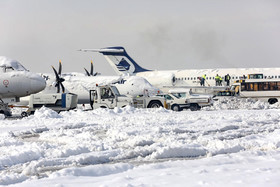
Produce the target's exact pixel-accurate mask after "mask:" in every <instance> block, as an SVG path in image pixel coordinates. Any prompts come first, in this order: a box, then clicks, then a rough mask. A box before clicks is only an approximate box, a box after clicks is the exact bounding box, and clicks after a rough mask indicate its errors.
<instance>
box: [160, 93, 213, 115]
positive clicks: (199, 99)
mask: <svg viewBox="0 0 280 187" xmlns="http://www.w3.org/2000/svg"><path fill="white" fill-rule="evenodd" d="M169 92H170V93H168V94H158V95H157V96H160V97H164V98H165V99H166V102H167V105H168V108H169V109H171V110H174V111H182V110H183V109H190V110H191V111H196V110H200V109H201V107H204V106H210V105H213V100H212V97H211V96H209V95H198V94H188V93H187V92H178V91H172V90H170V91H169Z"/></svg>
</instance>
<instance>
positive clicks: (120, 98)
mask: <svg viewBox="0 0 280 187" xmlns="http://www.w3.org/2000/svg"><path fill="white" fill-rule="evenodd" d="M89 97H90V105H91V108H92V109H96V108H110V109H113V108H115V107H119V108H122V107H125V106H128V105H129V106H133V107H135V108H159V107H164V106H165V105H166V104H165V99H164V98H160V97H147V96H141V97H132V96H125V95H120V93H119V91H118V89H117V88H116V87H115V86H113V85H104V86H96V87H95V89H93V90H90V92H89Z"/></svg>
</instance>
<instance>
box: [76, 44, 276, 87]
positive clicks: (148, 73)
mask: <svg viewBox="0 0 280 187" xmlns="http://www.w3.org/2000/svg"><path fill="white" fill-rule="evenodd" d="M79 51H84V52H99V53H101V54H103V55H104V57H105V59H106V60H107V61H108V62H109V64H110V65H111V66H112V67H113V69H114V71H115V72H116V73H117V74H118V75H136V76H139V77H143V78H145V79H147V81H148V82H150V83H151V84H152V85H153V86H155V87H157V88H159V89H162V90H163V89H164V88H167V89H170V88H174V87H175V88H177V87H182V88H193V87H201V85H200V78H201V77H202V76H203V75H206V76H205V82H206V84H205V85H206V86H205V87H212V88H213V87H216V88H217V87H219V86H216V81H215V77H216V75H219V76H221V77H222V78H223V82H222V83H223V89H224V88H225V87H226V86H227V85H226V83H225V81H224V77H225V75H227V74H229V75H230V77H231V79H230V81H229V84H230V85H231V84H232V83H234V82H235V81H236V80H239V79H243V78H247V75H248V74H260V73H261V74H263V77H264V78H270V79H273V78H280V68H216V69H185V70H162V71H157V70H149V69H145V68H142V67H141V66H140V65H138V64H137V63H136V62H135V61H134V60H133V59H132V58H131V57H130V56H129V55H128V54H127V52H126V50H125V49H124V47H119V46H118V47H106V48H101V49H80V50H79Z"/></svg>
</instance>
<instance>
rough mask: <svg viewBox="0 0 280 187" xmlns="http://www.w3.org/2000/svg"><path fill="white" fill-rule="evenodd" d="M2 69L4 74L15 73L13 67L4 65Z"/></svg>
mask: <svg viewBox="0 0 280 187" xmlns="http://www.w3.org/2000/svg"><path fill="white" fill-rule="evenodd" d="M0 67H1V69H2V72H9V71H14V68H13V67H11V66H5V65H3V66H0Z"/></svg>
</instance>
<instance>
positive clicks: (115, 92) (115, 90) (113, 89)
mask: <svg viewBox="0 0 280 187" xmlns="http://www.w3.org/2000/svg"><path fill="white" fill-rule="evenodd" d="M111 88H112V91H113V93H114V94H115V95H121V94H120V92H119V90H118V89H117V88H116V87H115V86H112V87H111Z"/></svg>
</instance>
